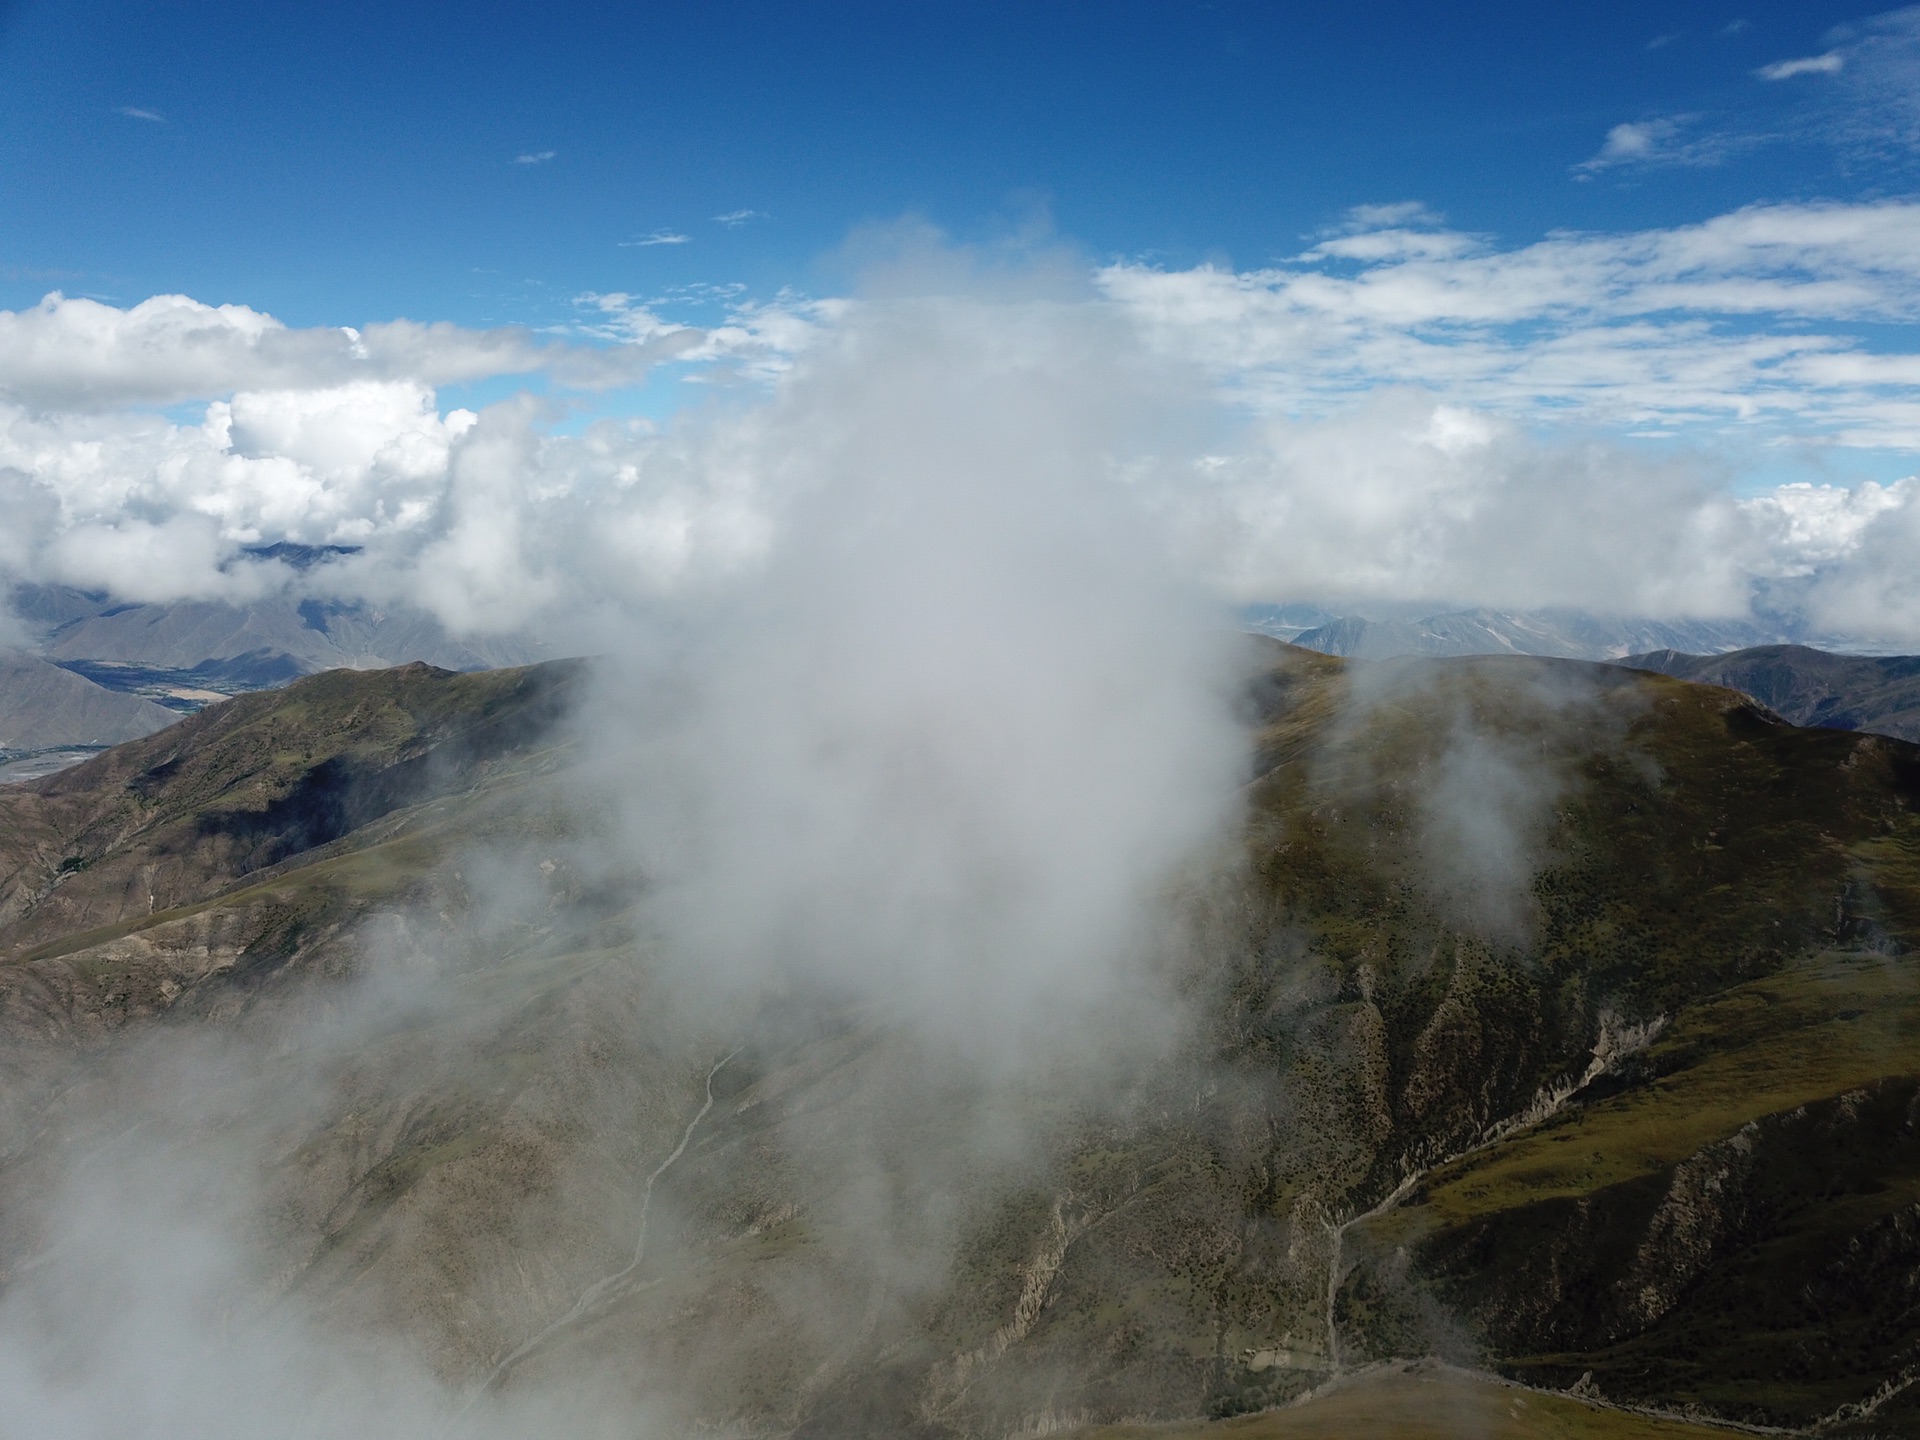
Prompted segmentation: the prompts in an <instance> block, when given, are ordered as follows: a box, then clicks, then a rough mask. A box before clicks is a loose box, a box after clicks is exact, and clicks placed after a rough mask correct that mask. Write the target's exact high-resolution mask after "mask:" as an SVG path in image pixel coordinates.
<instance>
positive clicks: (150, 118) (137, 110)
mask: <svg viewBox="0 0 1920 1440" xmlns="http://www.w3.org/2000/svg"><path fill="white" fill-rule="evenodd" d="M113 113H114V114H116V115H124V116H126V117H127V118H128V119H129V120H145V121H146V122H147V123H148V124H149V125H164V124H166V123H167V117H166V116H164V115H162V114H161V113H160V112H159V111H158V110H147V109H144V108H143V107H141V106H139V105H116V106H114V109H113Z"/></svg>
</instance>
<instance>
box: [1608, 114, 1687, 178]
mask: <svg viewBox="0 0 1920 1440" xmlns="http://www.w3.org/2000/svg"><path fill="white" fill-rule="evenodd" d="M1679 128H1680V127H1679V126H1678V125H1677V124H1676V123H1675V122H1673V121H1672V120H1640V121H1634V122H1632V123H1629V124H1626V125H1616V126H1614V127H1613V129H1611V130H1609V131H1608V132H1607V143H1606V144H1604V145H1602V146H1601V147H1600V153H1599V154H1598V155H1596V156H1595V157H1594V158H1593V159H1592V160H1589V161H1588V162H1587V164H1588V166H1590V167H1591V166H1595V165H1615V164H1619V163H1620V162H1621V161H1623V160H1645V159H1648V158H1649V157H1651V156H1652V155H1653V153H1654V151H1655V150H1657V149H1658V148H1659V147H1660V146H1661V144H1663V143H1664V142H1665V141H1666V140H1667V139H1669V138H1670V137H1671V136H1672V135H1673V134H1674V133H1675V132H1676V131H1677V130H1678V129H1679Z"/></svg>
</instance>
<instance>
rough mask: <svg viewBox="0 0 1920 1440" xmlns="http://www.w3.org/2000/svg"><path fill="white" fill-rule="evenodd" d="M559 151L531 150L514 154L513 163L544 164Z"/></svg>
mask: <svg viewBox="0 0 1920 1440" xmlns="http://www.w3.org/2000/svg"><path fill="white" fill-rule="evenodd" d="M559 153H560V152H559V151H558V150H529V151H527V152H526V153H525V154H524V155H516V156H514V157H513V163H514V164H516V165H544V164H546V163H547V162H548V161H549V160H551V159H553V157H554V156H555V155H558V154H559Z"/></svg>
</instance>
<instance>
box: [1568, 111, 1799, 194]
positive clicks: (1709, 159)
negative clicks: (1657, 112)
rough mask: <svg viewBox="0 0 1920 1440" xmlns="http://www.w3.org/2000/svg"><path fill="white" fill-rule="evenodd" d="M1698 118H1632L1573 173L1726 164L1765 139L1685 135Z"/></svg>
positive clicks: (1726, 133)
mask: <svg viewBox="0 0 1920 1440" xmlns="http://www.w3.org/2000/svg"><path fill="white" fill-rule="evenodd" d="M1698 120H1699V117H1698V116H1697V115H1661V116H1656V117H1654V118H1652V119H1649V120H1632V121H1628V122H1627V123H1625V124H1621V125H1616V126H1614V127H1613V128H1612V129H1611V130H1609V131H1608V132H1607V138H1606V140H1605V141H1604V142H1603V143H1602V144H1601V146H1600V150H1599V153H1598V154H1596V155H1594V156H1593V158H1592V159H1590V160H1583V161H1581V162H1580V164H1578V165H1576V166H1574V167H1573V173H1574V175H1575V176H1576V177H1577V178H1579V179H1582V180H1585V179H1589V178H1591V177H1592V176H1594V175H1596V174H1598V173H1599V172H1601V171H1603V170H1612V169H1615V168H1618V167H1620V166H1674V165H1683V166H1705V165H1720V164H1724V163H1725V162H1726V161H1727V160H1728V159H1729V158H1730V157H1731V156H1733V155H1735V154H1737V153H1739V152H1740V151H1743V150H1750V149H1752V148H1754V147H1755V146H1757V145H1760V144H1762V143H1764V142H1765V141H1766V139H1767V138H1768V137H1766V136H1763V135H1752V134H1736V133H1733V132H1730V131H1709V132H1707V133H1705V134H1702V135H1700V136H1698V137H1697V138H1695V139H1691V140H1688V139H1684V138H1683V137H1684V136H1685V135H1686V133H1687V132H1688V131H1689V130H1690V129H1691V128H1692V127H1693V125H1694V124H1695V123H1696V122H1697V121H1698Z"/></svg>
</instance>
